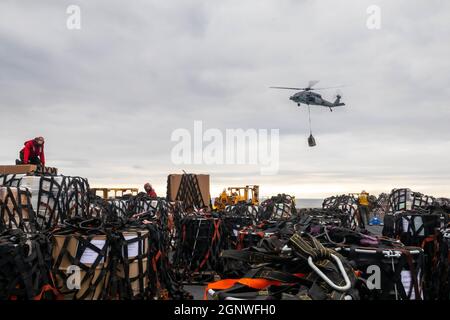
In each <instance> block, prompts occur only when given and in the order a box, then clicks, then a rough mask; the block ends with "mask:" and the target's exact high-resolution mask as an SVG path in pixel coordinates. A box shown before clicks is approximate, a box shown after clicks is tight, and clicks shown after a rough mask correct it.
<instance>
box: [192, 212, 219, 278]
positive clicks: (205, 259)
mask: <svg viewBox="0 0 450 320" xmlns="http://www.w3.org/2000/svg"><path fill="white" fill-rule="evenodd" d="M213 223H214V234H213V237H212V239H211V246H212V245H213V244H214V241H215V240H216V238H217V239H220V232H219V226H220V220H217V221H215V220H213ZM210 254H211V247H210V248H209V249H208V252H206V255H205V257H204V258H203V260H202V262H201V263H200V265H199V266H198V268H197V269H196V270H195V271H194V272H198V271H199V270H200V269H201V268H203V266H204V265H205V263H206V262H207V261H208V259H209V256H210Z"/></svg>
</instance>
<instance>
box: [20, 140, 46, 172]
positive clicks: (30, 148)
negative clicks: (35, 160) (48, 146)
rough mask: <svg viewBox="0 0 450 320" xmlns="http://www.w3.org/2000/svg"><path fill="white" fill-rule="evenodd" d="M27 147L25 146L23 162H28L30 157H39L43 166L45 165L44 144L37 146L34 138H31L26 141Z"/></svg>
mask: <svg viewBox="0 0 450 320" xmlns="http://www.w3.org/2000/svg"><path fill="white" fill-rule="evenodd" d="M24 145H25V147H23V149H22V151H23V162H24V164H27V163H28V159H30V157H39V159H40V160H41V163H42V165H43V166H45V155H44V144H42V146H37V145H36V144H35V143H34V140H29V141H26V142H25V143H24Z"/></svg>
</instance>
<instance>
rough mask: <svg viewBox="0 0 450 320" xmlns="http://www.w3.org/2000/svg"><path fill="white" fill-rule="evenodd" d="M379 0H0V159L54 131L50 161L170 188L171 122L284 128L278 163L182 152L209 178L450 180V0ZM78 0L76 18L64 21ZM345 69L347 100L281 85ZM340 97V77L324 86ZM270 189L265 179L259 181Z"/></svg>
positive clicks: (298, 189)
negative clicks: (329, 102) (72, 27)
mask: <svg viewBox="0 0 450 320" xmlns="http://www.w3.org/2000/svg"><path fill="white" fill-rule="evenodd" d="M431 2H433V4H431V3H430V1H428V2H423V1H413V2H412V1H406V0H405V1H395V2H393V1H386V0H385V1H378V2H377V4H378V5H379V6H380V7H381V10H382V28H381V30H377V31H374V30H368V29H367V28H366V19H367V14H366V8H367V7H368V6H369V5H371V4H372V1H356V0H355V1H345V5H342V3H339V2H337V1H331V0H330V1H323V0H319V1H288V0H261V1H240V2H238V1H220V2H212V1H194V0H192V1H185V0H183V1H181V0H180V1H170V2H167V3H163V2H161V1H134V2H133V3H126V4H125V3H124V2H123V1H111V0H109V1H95V2H85V1H83V2H82V1H62V2H61V1H60V2H57V3H56V2H54V1H39V3H37V2H35V1H21V2H20V3H18V2H17V1H3V2H2V3H1V4H0V70H1V72H0V85H1V88H2V89H1V90H0V118H1V120H2V125H1V128H0V133H1V136H2V139H1V144H2V148H1V152H0V161H1V162H2V163H7V162H11V161H13V160H14V157H15V155H16V153H17V151H18V149H19V146H20V145H21V144H22V143H23V141H24V140H25V139H28V138H31V137H33V136H35V135H38V134H39V135H44V136H45V137H46V138H47V141H48V143H47V157H48V159H49V163H50V164H54V165H56V166H59V167H60V168H61V172H63V173H65V174H74V175H82V176H87V177H88V178H89V179H90V182H91V184H93V185H138V186H141V185H142V184H143V182H144V181H145V180H149V179H151V180H152V181H153V184H154V185H155V186H156V187H157V188H158V189H159V190H161V192H164V190H165V182H166V181H165V179H166V176H167V174H168V173H171V172H180V171H181V169H183V168H184V167H183V168H182V167H181V166H175V165H173V164H172V163H171V161H170V151H171V148H172V146H173V143H171V141H170V134H171V132H172V131H173V130H174V129H176V128H188V129H192V126H193V121H194V120H203V121H204V126H205V127H209V128H212V127H214V128H219V129H221V130H225V129H227V128H257V129H258V128H279V129H280V133H281V140H280V173H279V175H277V176H275V177H261V176H259V170H258V168H256V167H252V166H244V167H237V166H223V167H216V166H185V168H186V169H188V170H192V171H197V172H210V173H211V174H212V182H213V191H214V192H218V191H220V190H221V189H222V187H224V186H227V185H229V184H236V183H241V184H244V183H247V181H248V183H250V182H252V181H258V183H261V184H262V185H263V187H262V191H263V192H266V193H273V192H276V190H279V191H280V192H282V191H285V190H287V191H289V192H292V193H296V194H297V195H298V196H303V195H307V196H323V195H324V194H326V193H335V192H350V191H359V189H360V188H365V189H369V190H371V191H373V192H381V191H388V190H389V189H390V188H392V187H395V186H403V185H408V186H412V187H415V188H417V189H418V190H419V191H423V192H430V193H434V194H437V195H447V196H449V195H450V186H449V182H450V180H449V178H450V177H449V175H450V171H449V169H448V163H449V160H450V153H449V151H448V150H449V146H450V139H449V137H450V126H448V121H449V118H450V109H449V108H448V104H449V102H448V101H449V97H450V73H449V70H450V61H449V60H448V56H450V44H449V42H448V41H447V39H449V36H450V25H449V23H448V21H449V18H450V13H449V12H450V11H449V10H448V9H450V8H449V7H450V4H449V3H448V2H445V1H437V0H435V1H431ZM69 4H79V5H80V7H81V10H82V29H81V30H78V31H69V30H67V29H66V27H65V23H66V20H65V19H66V17H67V15H66V13H65V10H66V8H67V6H68V5H69ZM310 79H320V80H321V83H320V84H321V85H322V86H327V85H336V84H341V83H343V84H346V85H348V87H346V88H343V92H344V101H345V102H346V103H347V106H346V107H345V108H343V109H340V110H335V112H333V113H330V112H329V111H327V110H326V109H313V110H312V120H313V132H314V134H315V136H316V139H317V141H318V147H316V148H314V149H310V148H308V147H307V145H306V137H307V135H308V131H309V129H308V122H307V110H306V109H305V108H304V107H301V108H297V107H296V106H295V105H294V104H292V103H291V102H290V101H289V100H288V99H287V98H288V96H289V94H290V92H284V91H275V90H270V89H268V87H269V86H271V85H289V86H303V85H305V84H306V83H307V81H308V80H310ZM323 94H324V96H325V97H326V98H329V99H332V98H333V95H334V92H333V90H331V91H327V92H323ZM264 190H266V191H264Z"/></svg>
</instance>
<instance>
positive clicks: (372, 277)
mask: <svg viewBox="0 0 450 320" xmlns="http://www.w3.org/2000/svg"><path fill="white" fill-rule="evenodd" d="M297 229H301V230H302V231H303V232H308V233H309V234H311V235H312V236H314V237H315V238H316V239H318V240H319V241H320V242H321V243H322V244H323V245H324V246H326V247H327V248H332V249H333V250H335V251H337V252H339V253H340V254H342V255H343V256H344V257H346V258H347V259H348V261H350V262H351V264H352V266H353V267H354V269H355V271H356V273H357V276H358V279H359V280H360V281H361V282H360V284H359V286H358V288H359V291H360V296H361V298H362V299H364V300H422V299H424V288H423V276H424V268H425V261H424V251H423V249H422V248H420V247H414V246H405V245H404V244H402V243H401V242H399V241H397V240H395V239H390V238H385V237H380V236H375V235H371V234H367V233H360V232H357V231H355V230H351V229H348V228H342V227H336V226H326V225H318V224H316V223H315V222H311V224H310V225H302V226H301V227H297Z"/></svg>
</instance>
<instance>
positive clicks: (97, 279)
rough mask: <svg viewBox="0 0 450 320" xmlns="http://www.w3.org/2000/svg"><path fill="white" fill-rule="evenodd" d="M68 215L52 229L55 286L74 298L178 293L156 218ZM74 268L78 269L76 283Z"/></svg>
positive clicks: (180, 292) (149, 296) (156, 296)
mask: <svg viewBox="0 0 450 320" xmlns="http://www.w3.org/2000/svg"><path fill="white" fill-rule="evenodd" d="M141 222H142V221H139V220H132V221H129V222H126V223H125V224H106V223H105V222H104V221H102V220H101V219H82V218H78V219H71V220H67V221H66V222H65V224H64V225H63V226H61V227H60V228H58V229H56V230H54V232H52V240H53V244H54V246H53V268H52V271H53V274H54V278H55V281H56V285H57V287H58V289H59V290H60V291H61V292H62V293H63V294H64V295H65V296H66V298H71V299H75V300H129V299H133V300H136V299H139V300H142V299H144V300H148V299H171V298H172V299H181V298H183V297H185V296H186V294H185V292H184V291H183V290H182V288H181V287H180V286H179V285H178V283H176V282H175V280H174V276H173V275H171V274H170V273H171V271H170V269H169V268H168V267H169V264H168V258H167V256H166V255H165V254H164V253H163V251H162V250H163V248H162V247H161V240H162V239H161V231H160V229H159V227H158V226H157V225H156V224H155V223H141ZM74 270H78V271H77V272H79V273H78V274H79V283H78V285H77V283H76V281H75V279H76V278H73V274H74V272H75V271H74Z"/></svg>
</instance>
